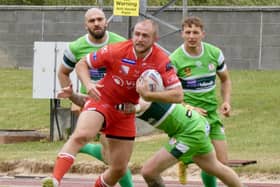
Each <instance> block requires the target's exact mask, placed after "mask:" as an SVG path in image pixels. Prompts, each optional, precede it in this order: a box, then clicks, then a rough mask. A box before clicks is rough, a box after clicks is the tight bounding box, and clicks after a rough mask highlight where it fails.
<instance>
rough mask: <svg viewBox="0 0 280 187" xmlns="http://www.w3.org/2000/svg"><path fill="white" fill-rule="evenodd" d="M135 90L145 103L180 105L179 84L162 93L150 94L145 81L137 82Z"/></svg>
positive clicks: (180, 87) (180, 90) (180, 92)
mask: <svg viewBox="0 0 280 187" xmlns="http://www.w3.org/2000/svg"><path fill="white" fill-rule="evenodd" d="M136 85H137V86H136V90H137V92H138V93H139V94H140V95H141V97H142V98H143V99H144V100H146V101H157V102H164V103H181V102H182V100H183V90H182V86H181V84H178V85H176V86H175V87H172V88H170V89H165V90H164V91H158V92H155V91H154V92H152V91H150V90H149V86H148V83H147V82H146V81H137V83H136Z"/></svg>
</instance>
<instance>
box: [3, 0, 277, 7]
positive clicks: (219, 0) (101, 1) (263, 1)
mask: <svg viewBox="0 0 280 187" xmlns="http://www.w3.org/2000/svg"><path fill="white" fill-rule="evenodd" d="M169 1H170V0H147V3H148V6H163V5H165V4H166V3H168V2H169ZM187 3H188V5H189V6H273V5H280V1H279V0H226V1H225V0H187ZM0 4H1V5H62V6H63V5H72V6H75V5H92V6H97V5H99V6H100V5H104V6H106V5H111V6H112V5H113V0H82V1H81V0H0ZM182 4H183V0H177V1H175V3H174V5H177V6H181V5H182Z"/></svg>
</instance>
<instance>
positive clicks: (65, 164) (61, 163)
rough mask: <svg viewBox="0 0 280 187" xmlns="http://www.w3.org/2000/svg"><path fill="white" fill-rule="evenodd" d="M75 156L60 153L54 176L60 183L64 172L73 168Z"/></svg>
mask: <svg viewBox="0 0 280 187" xmlns="http://www.w3.org/2000/svg"><path fill="white" fill-rule="evenodd" d="M74 159H75V157H74V156H72V155H70V154H68V153H59V155H58V157H57V159H56V162H55V165H54V168H53V177H54V178H55V179H56V180H57V181H58V182H59V183H60V181H61V179H62V177H63V176H64V174H65V173H66V172H67V171H68V170H69V169H70V168H71V166H72V164H73V163H74Z"/></svg>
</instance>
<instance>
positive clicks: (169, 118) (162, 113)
mask: <svg viewBox="0 0 280 187" xmlns="http://www.w3.org/2000/svg"><path fill="white" fill-rule="evenodd" d="M137 117H138V118H140V119H142V120H144V121H146V122H148V123H149V124H151V125H152V126H154V127H155V128H157V129H160V130H163V131H164V132H165V133H166V134H168V136H169V137H173V136H175V135H176V134H180V133H182V132H188V134H192V132H193V131H197V130H199V131H203V132H204V131H205V128H206V126H203V125H202V124H205V125H206V124H207V121H206V119H205V118H203V117H202V116H200V115H199V114H198V112H196V111H195V110H193V111H190V110H187V109H186V108H185V107H184V106H183V105H181V104H171V103H158V102H153V103H152V104H151V106H150V107H149V108H148V110H146V111H145V112H144V113H143V114H141V115H140V116H137Z"/></svg>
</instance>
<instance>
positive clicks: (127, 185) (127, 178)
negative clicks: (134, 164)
mask: <svg viewBox="0 0 280 187" xmlns="http://www.w3.org/2000/svg"><path fill="white" fill-rule="evenodd" d="M119 184H120V186H121V187H133V186H134V185H133V181H132V175H131V172H130V169H128V168H127V170H126V172H125V174H124V176H122V178H121V179H120V180H119Z"/></svg>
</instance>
